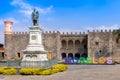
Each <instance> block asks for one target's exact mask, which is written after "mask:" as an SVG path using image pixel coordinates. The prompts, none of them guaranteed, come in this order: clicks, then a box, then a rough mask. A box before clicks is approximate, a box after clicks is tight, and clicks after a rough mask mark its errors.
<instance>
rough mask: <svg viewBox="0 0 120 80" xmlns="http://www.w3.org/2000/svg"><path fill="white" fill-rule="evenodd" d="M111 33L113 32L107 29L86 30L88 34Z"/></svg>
mask: <svg viewBox="0 0 120 80" xmlns="http://www.w3.org/2000/svg"><path fill="white" fill-rule="evenodd" d="M112 31H113V30H111V29H109V30H107V29H104V30H103V29H101V30H92V31H89V30H88V31H87V32H88V33H89V32H104V33H105V32H112Z"/></svg>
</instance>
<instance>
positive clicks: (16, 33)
mask: <svg viewBox="0 0 120 80" xmlns="http://www.w3.org/2000/svg"><path fill="white" fill-rule="evenodd" d="M26 34H27V35H28V34H29V32H13V35H26Z"/></svg>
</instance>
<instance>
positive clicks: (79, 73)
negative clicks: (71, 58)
mask: <svg viewBox="0 0 120 80" xmlns="http://www.w3.org/2000/svg"><path fill="white" fill-rule="evenodd" d="M68 66H69V69H68V70H67V71H65V72H60V73H56V74H53V75H49V76H37V75H35V76H22V75H5V76H2V75H1V76H0V80H120V65H68Z"/></svg>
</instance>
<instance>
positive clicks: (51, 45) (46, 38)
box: [43, 32, 61, 59]
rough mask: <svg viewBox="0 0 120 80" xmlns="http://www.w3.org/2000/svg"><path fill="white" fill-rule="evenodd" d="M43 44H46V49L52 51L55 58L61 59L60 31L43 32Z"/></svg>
mask: <svg viewBox="0 0 120 80" xmlns="http://www.w3.org/2000/svg"><path fill="white" fill-rule="evenodd" d="M43 45H44V46H45V50H47V51H48V52H52V57H53V59H59V52H60V47H61V45H60V33H59V32H45V33H43Z"/></svg>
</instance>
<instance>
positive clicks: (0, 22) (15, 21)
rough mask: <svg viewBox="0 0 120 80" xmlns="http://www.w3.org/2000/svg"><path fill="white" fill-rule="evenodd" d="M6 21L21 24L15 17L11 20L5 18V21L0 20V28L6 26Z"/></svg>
mask: <svg viewBox="0 0 120 80" xmlns="http://www.w3.org/2000/svg"><path fill="white" fill-rule="evenodd" d="M4 21H12V22H14V23H15V24H17V23H19V21H18V20H17V19H15V18H13V17H9V18H4V19H0V26H4Z"/></svg>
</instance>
